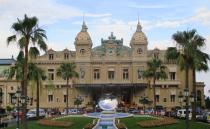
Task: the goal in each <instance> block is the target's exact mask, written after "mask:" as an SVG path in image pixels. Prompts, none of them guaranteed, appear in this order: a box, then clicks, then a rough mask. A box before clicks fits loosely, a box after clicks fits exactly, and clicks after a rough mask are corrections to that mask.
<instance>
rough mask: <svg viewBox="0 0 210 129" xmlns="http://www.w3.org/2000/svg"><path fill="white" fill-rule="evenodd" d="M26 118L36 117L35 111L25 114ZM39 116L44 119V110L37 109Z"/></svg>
mask: <svg viewBox="0 0 210 129" xmlns="http://www.w3.org/2000/svg"><path fill="white" fill-rule="evenodd" d="M26 116H27V118H35V117H36V109H31V110H29V111H28V113H27V114H26ZM39 116H40V117H45V111H44V109H39Z"/></svg>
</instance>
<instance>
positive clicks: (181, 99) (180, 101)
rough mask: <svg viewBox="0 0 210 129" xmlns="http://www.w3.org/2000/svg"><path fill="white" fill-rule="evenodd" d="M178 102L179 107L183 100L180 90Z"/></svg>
mask: <svg viewBox="0 0 210 129" xmlns="http://www.w3.org/2000/svg"><path fill="white" fill-rule="evenodd" d="M178 97H179V103H180V106H181V108H182V102H183V95H182V92H180V94H179V96H178Z"/></svg>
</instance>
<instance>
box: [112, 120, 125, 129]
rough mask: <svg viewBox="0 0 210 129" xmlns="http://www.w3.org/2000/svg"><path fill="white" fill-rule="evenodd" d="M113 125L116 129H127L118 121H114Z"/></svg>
mask: <svg viewBox="0 0 210 129" xmlns="http://www.w3.org/2000/svg"><path fill="white" fill-rule="evenodd" d="M115 125H116V127H117V128H118V129H127V127H126V126H125V124H124V123H121V122H120V119H116V120H115Z"/></svg>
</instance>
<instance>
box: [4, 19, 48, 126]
mask: <svg viewBox="0 0 210 129" xmlns="http://www.w3.org/2000/svg"><path fill="white" fill-rule="evenodd" d="M12 29H13V30H14V31H15V33H16V34H15V35H12V36H10V37H8V38H7V44H8V45H9V44H10V43H11V42H14V41H17V44H18V46H19V47H20V49H21V50H24V64H23V85H22V94H23V95H24V96H27V84H28V81H27V75H28V57H29V56H28V53H29V49H31V50H32V49H34V48H36V47H35V45H38V47H39V48H40V49H41V50H44V51H46V50H47V45H46V43H45V39H47V36H46V34H45V30H43V29H41V28H39V26H38V19H37V18H36V17H31V18H30V17H28V16H27V15H25V16H24V19H23V20H20V19H17V22H15V23H13V25H12ZM30 44H32V45H34V47H30ZM36 50H38V49H36ZM26 112H27V103H25V104H23V115H24V117H23V127H24V129H28V125H27V121H26Z"/></svg>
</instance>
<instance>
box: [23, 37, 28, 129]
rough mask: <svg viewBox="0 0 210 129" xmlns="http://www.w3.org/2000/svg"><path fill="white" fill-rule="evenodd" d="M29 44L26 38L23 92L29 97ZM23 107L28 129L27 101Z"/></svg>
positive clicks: (25, 127)
mask: <svg viewBox="0 0 210 129" xmlns="http://www.w3.org/2000/svg"><path fill="white" fill-rule="evenodd" d="M28 44H29V38H26V46H25V60H24V65H23V87H22V88H23V89H22V93H23V95H24V96H25V97H27V84H28ZM22 107H23V116H22V120H23V128H24V129H28V124H27V118H26V113H27V103H26V102H25V103H24V104H22Z"/></svg>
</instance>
